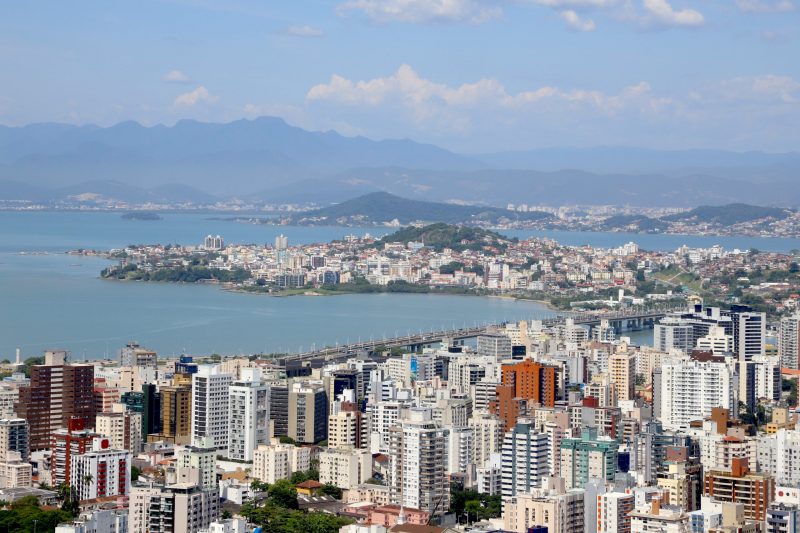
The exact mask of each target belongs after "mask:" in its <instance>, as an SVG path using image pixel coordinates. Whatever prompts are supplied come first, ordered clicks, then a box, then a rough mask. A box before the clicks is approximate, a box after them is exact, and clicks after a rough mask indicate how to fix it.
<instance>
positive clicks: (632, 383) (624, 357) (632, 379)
mask: <svg viewBox="0 0 800 533" xmlns="http://www.w3.org/2000/svg"><path fill="white" fill-rule="evenodd" d="M608 376H609V380H610V381H611V384H612V385H614V391H615V392H616V394H617V400H619V401H627V400H633V399H634V398H635V397H636V356H635V355H634V354H629V353H615V354H613V355H611V356H610V357H609V358H608Z"/></svg>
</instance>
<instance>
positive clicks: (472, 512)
mask: <svg viewBox="0 0 800 533" xmlns="http://www.w3.org/2000/svg"><path fill="white" fill-rule="evenodd" d="M464 511H465V512H466V513H467V522H469V523H470V524H471V523H472V522H475V521H477V520H478V514H479V513H480V512H481V502H480V501H478V500H470V501H468V502H466V503H465V504H464ZM473 517H474V520H470V518H473Z"/></svg>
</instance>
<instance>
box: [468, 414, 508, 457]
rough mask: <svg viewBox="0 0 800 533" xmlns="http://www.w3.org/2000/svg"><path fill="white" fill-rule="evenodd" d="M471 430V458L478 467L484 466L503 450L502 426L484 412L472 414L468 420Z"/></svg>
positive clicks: (492, 416)
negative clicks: (493, 455)
mask: <svg viewBox="0 0 800 533" xmlns="http://www.w3.org/2000/svg"><path fill="white" fill-rule="evenodd" d="M468 425H469V428H470V429H472V443H473V448H472V457H473V460H474V461H475V464H476V465H478V467H479V468H480V467H482V466H483V465H485V464H486V463H487V462H488V461H489V459H490V458H491V456H492V454H499V453H500V452H501V451H502V448H503V424H502V422H501V421H500V419H499V418H497V417H496V416H495V415H493V414H491V413H488V412H486V411H481V412H476V413H473V415H472V418H470V419H469V423H468Z"/></svg>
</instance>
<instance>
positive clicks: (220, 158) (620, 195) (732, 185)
mask: <svg viewBox="0 0 800 533" xmlns="http://www.w3.org/2000/svg"><path fill="white" fill-rule="evenodd" d="M798 177H800V154H798V153H786V154H767V153H763V152H746V153H735V152H725V151H715V150H691V151H657V150H645V149H632V148H592V149H540V150H531V151H526V152H507V153H495V154H481V155H468V154H457V153H454V152H451V151H448V150H445V149H442V148H439V147H436V146H433V145H427V144H420V143H416V142H414V141H410V140H386V141H373V140H370V139H366V138H364V137H345V136H342V135H340V134H338V133H336V132H309V131H305V130H302V129H300V128H297V127H293V126H290V125H288V124H286V123H285V122H284V121H283V120H281V119H277V118H269V117H263V118H259V119H256V120H252V121H248V120H238V121H235V122H231V123H226V124H214V123H200V122H196V121H188V120H187V121H180V122H178V123H177V124H175V125H174V126H170V127H168V126H163V125H159V126H153V127H144V126H141V125H139V124H137V123H135V122H124V123H120V124H117V125H115V126H112V127H108V128H101V127H97V126H71V125H65V124H35V125H30V126H25V127H19V128H12V127H6V126H0V200H29V201H51V200H58V199H62V198H67V197H80V196H82V195H84V196H85V195H88V197H91V196H92V195H100V196H102V197H105V198H113V199H117V200H121V201H126V202H130V203H144V202H148V201H154V202H165V203H183V202H190V203H194V204H207V203H210V202H213V201H215V200H217V199H230V198H234V197H236V198H241V199H243V200H247V201H264V202H270V203H289V202H317V203H320V204H327V203H331V202H339V201H342V200H345V199H348V198H353V197H355V196H358V195H361V194H365V193H369V192H374V191H386V192H390V193H392V194H396V195H400V196H403V197H407V198H416V199H424V200H432V201H446V202H466V203H478V204H487V205H505V204H506V203H527V204H530V205H542V204H546V205H561V204H594V205H598V204H616V205H624V204H627V205H635V206H675V207H694V206H697V205H701V204H707V205H720V204H726V203H731V202H747V203H750V204H760V205H771V206H782V207H796V206H800V188H799V187H797V186H796V183H797V178H798Z"/></svg>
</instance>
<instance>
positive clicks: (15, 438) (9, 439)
mask: <svg viewBox="0 0 800 533" xmlns="http://www.w3.org/2000/svg"><path fill="white" fill-rule="evenodd" d="M30 449H31V448H30V441H29V435H28V422H27V421H26V420H25V419H24V418H4V419H0V453H2V452H3V451H11V452H17V453H19V455H20V459H22V460H23V461H27V460H28V459H29V458H30Z"/></svg>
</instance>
